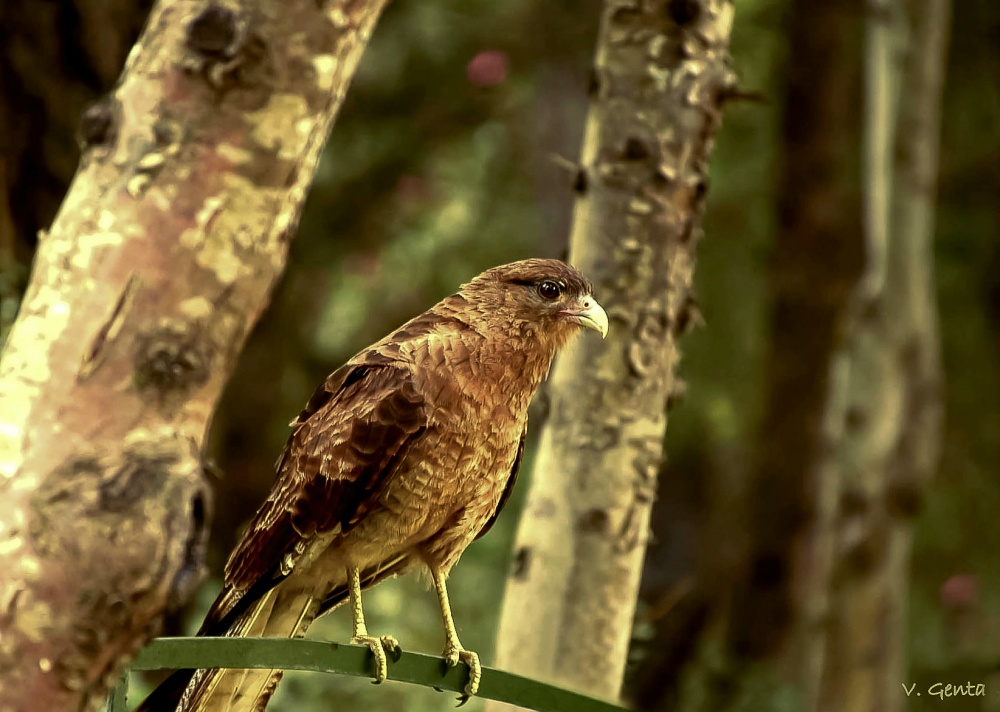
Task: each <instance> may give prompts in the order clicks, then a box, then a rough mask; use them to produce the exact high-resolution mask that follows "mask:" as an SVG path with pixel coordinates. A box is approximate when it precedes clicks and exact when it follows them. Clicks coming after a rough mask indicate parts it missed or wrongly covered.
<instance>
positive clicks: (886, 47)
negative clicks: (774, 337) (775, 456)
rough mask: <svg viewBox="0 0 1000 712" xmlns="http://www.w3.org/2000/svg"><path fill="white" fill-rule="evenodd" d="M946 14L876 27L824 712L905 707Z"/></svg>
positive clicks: (917, 3)
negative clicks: (864, 250) (861, 261)
mask: <svg viewBox="0 0 1000 712" xmlns="http://www.w3.org/2000/svg"><path fill="white" fill-rule="evenodd" d="M948 17H949V3H948V0H909V1H908V2H904V1H897V2H887V3H886V4H885V5H884V6H878V7H877V8H876V12H874V13H873V15H872V16H871V17H870V19H869V33H868V38H869V39H868V52H867V54H868V56H867V62H866V66H867V67H868V68H869V74H868V82H867V84H868V90H867V92H866V97H867V101H866V107H865V115H866V120H867V123H868V130H867V132H866V134H867V141H866V149H867V150H866V154H867V157H868V160H867V161H866V174H867V181H866V182H867V185H868V187H867V193H868V198H869V203H868V210H867V216H866V217H867V220H866V231H865V234H866V241H867V244H868V255H867V262H868V264H867V269H866V273H865V277H864V279H863V280H862V281H861V282H860V283H859V285H858V289H857V294H856V298H855V299H856V301H855V307H854V309H853V311H852V313H851V315H850V321H849V327H850V330H849V331H848V333H847V343H846V344H845V349H844V351H843V353H842V354H841V355H840V358H841V359H843V361H844V362H845V366H844V368H845V372H846V373H847V374H848V383H847V398H846V408H845V410H844V412H843V414H842V416H843V422H844V427H843V439H842V440H841V441H840V442H839V443H837V447H836V448H835V449H834V450H831V451H830V454H829V459H830V461H831V465H830V466H831V467H833V468H837V469H839V471H840V472H841V477H842V482H843V493H842V495H841V503H840V511H839V513H838V519H837V522H836V526H837V528H836V534H837V557H836V560H835V569H834V571H835V576H834V579H833V584H834V585H833V589H832V603H833V605H832V609H831V612H830V616H829V618H828V636H829V638H828V641H827V651H826V657H827V660H828V661H829V663H828V665H827V666H826V669H825V670H824V673H823V677H822V680H819V679H813V680H809V688H810V690H811V691H818V694H815V693H814V694H813V695H812V701H813V705H812V709H817V710H818V709H828V710H839V709H851V710H889V711H891V710H900V709H902V708H903V706H904V699H905V698H904V694H903V690H902V687H901V685H900V681H901V680H903V673H904V671H905V670H904V650H905V625H906V610H907V596H906V594H907V589H908V580H909V556H910V540H911V522H910V520H911V518H912V516H913V515H914V514H916V512H917V509H918V507H919V503H920V499H921V497H922V489H923V486H924V485H925V483H926V482H927V480H928V479H929V478H930V476H931V475H932V474H933V471H934V469H935V468H936V466H937V459H938V452H939V443H940V421H941V402H940V380H941V376H940V359H939V345H938V324H937V312H936V307H935V303H934V283H933V277H932V265H933V249H932V237H933V223H934V221H933V206H934V194H935V191H934V185H935V181H936V174H937V145H938V124H939V113H940V101H941V86H942V81H943V73H944V63H945V44H946V38H947V35H948V29H947V28H948ZM907 40H908V45H909V47H908V48H906V49H905V50H904V46H905V44H907Z"/></svg>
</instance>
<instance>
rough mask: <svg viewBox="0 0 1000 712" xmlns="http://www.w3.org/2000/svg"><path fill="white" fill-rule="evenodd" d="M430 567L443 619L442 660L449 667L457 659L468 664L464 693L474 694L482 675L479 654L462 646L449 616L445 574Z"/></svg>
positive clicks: (449, 609)
mask: <svg viewBox="0 0 1000 712" xmlns="http://www.w3.org/2000/svg"><path fill="white" fill-rule="evenodd" d="M430 569H431V576H432V577H433V578H434V589H435V590H436V591H437V597H438V603H439V604H440V605H441V618H442V619H443V620H444V634H445V644H444V653H443V655H444V661H445V662H446V663H447V664H448V665H450V666H451V667H454V666H456V665H458V661H459V660H461V661H462V662H463V663H465V664H466V665H468V666H469V682H468V684H466V686H465V693H466V694H467V695H474V694H476V692H478V691H479V681H480V680H481V679H482V677H483V666H482V665H480V664H479V655H477V654H476V653H474V652H473V651H471V650H466V649H465V648H463V647H462V643H461V641H460V640H459V639H458V631H457V630H455V619H454V618H452V617H451V604H450V603H449V602H448V587H447V585H446V583H445V580H446V578H447V577H446V575H445V574H444V572H442V571H441V570H440V569H438V568H437V567H434V566H432V567H430Z"/></svg>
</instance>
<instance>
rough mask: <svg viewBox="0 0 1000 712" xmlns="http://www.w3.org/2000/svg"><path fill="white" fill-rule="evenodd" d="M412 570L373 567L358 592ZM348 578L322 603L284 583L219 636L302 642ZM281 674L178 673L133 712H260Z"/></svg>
mask: <svg viewBox="0 0 1000 712" xmlns="http://www.w3.org/2000/svg"><path fill="white" fill-rule="evenodd" d="M410 564H411V562H410V560H409V558H408V557H406V556H399V557H395V558H394V559H390V560H388V561H386V562H383V563H382V564H380V565H377V566H373V567H371V568H370V569H367V570H365V571H363V572H362V573H361V577H360V578H361V587H362V588H365V589H366V588H369V587H371V586H374V585H375V584H377V583H379V582H380V581H383V580H385V579H387V578H390V577H392V576H395V575H397V574H400V573H403V572H405V571H406V569H407V568H408V567H409V566H410ZM331 573H334V572H331ZM334 575H335V576H336V574H334ZM346 578H347V577H346V574H345V572H343V571H341V572H339V577H337V578H334V579H333V580H332V581H330V582H329V584H330V588H329V589H327V591H328V592H327V593H326V595H325V596H323V598H321V599H320V598H316V597H315V596H314V595H312V592H311V591H309V590H304V589H303V588H302V586H300V585H298V582H297V581H296V580H295V578H294V577H292V578H290V579H288V580H286V581H283V582H281V583H280V584H278V585H277V586H275V587H273V588H271V589H270V590H268V591H266V592H265V593H264V594H263V595H261V596H260V597H259V598H258V599H257V600H256V601H255V602H253V603H251V604H250V605H248V606H242V605H241V606H240V608H241V609H242V610H241V611H240V614H239V616H238V617H236V618H235V620H233V622H232V623H231V624H230V625H229V626H228V628H226V629H225V631H224V633H222V634H224V635H225V636H227V637H240V638H254V637H258V638H260V637H266V638H297V637H301V636H303V635H305V632H306V629H307V628H308V627H309V625H310V624H311V623H312V622H313V620H315V618H316V617H317V616H319V615H323V614H325V613H327V612H329V611H331V610H333V609H334V608H336V607H337V606H339V605H340V604H341V603H343V602H344V601H346V600H347V599H348V587H347V580H346ZM324 588H325V587H324ZM226 595H227V591H223V593H222V594H221V595H220V599H222V598H223V597H224V596H226ZM248 595H249V594H248ZM240 603H241V604H242V603H243V602H242V601H241V602H240ZM213 634H219V632H217V631H215V630H213V629H212V628H211V627H208V628H206V627H203V628H202V630H201V631H199V632H198V635H213ZM282 672H283V671H282V670H249V669H218V668H212V669H204V670H178V671H176V672H175V673H173V674H172V675H170V677H168V678H167V679H166V680H164V681H163V682H162V683H161V684H160V685H159V686H158V687H157V688H156V689H155V690H153V691H152V692H151V693H150V694H149V696H148V697H147V698H146V699H145V700H144V701H143V703H142V704H141V705H139V707H137V708H136V710H135V712H174V711H175V710H176V712H260V711H261V710H263V709H264V708H265V707H266V706H267V703H268V701H269V700H270V699H271V695H273V694H274V691H275V689H277V687H278V683H279V682H280V681H281V675H282Z"/></svg>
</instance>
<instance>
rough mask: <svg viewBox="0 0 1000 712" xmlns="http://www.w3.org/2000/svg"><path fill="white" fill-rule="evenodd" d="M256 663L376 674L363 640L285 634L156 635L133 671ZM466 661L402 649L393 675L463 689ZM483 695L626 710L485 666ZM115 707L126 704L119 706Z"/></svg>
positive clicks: (546, 709) (539, 705)
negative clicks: (457, 662)
mask: <svg viewBox="0 0 1000 712" xmlns="http://www.w3.org/2000/svg"><path fill="white" fill-rule="evenodd" d="M190 668H258V669H283V670H310V671H313V672H326V673H333V674H337V675H353V676H357V677H372V676H374V674H375V667H374V660H373V658H372V654H371V651H370V650H369V649H368V648H367V647H365V646H361V645H345V644H343V643H326V642H322V641H316V640H289V639H285V638H157V639H156V640H154V641H153V642H152V643H150V644H149V646H148V647H146V648H144V649H143V650H142V651H140V653H139V655H138V657H137V658H136V659H135V661H134V662H133V663H132V669H133V670H162V669H167V670H182V669H190ZM467 678H468V669H467V668H466V666H465V665H459V666H457V667H454V668H449V667H448V666H447V665H446V664H445V662H444V661H443V660H442V659H441V658H439V657H435V656H433V655H424V654H421V653H407V652H404V653H403V654H402V656H401V657H400V659H399V660H398V661H397V662H393V661H392V660H390V661H389V679H390V680H396V681H399V682H409V683H411V684H414V685H422V686H424V687H431V688H437V689H439V690H448V691H451V692H458V693H461V692H462V691H463V688H464V687H465V683H466V680H467ZM478 696H479V697H483V698H487V699H491V700H498V701H500V702H507V703H510V704H514V705H519V706H521V707H524V708H527V709H532V710H537V712H622V711H623V710H624V708H622V707H618V706H616V705H613V704H611V703H609V702H604V701H602V700H598V699H595V698H593V697H587V696H586V695H581V694H579V693H576V692H571V691H570V690H564V689H561V688H559V687H555V686H553V685H548V684H545V683H543V682H538V681H536V680H530V679H528V678H526V677H521V676H520V675H514V674H511V673H509V672H504V671H502V670H495V669H493V668H483V679H482V683H481V684H480V686H479V695H478ZM115 709H123V708H121V707H117V706H116V707H115Z"/></svg>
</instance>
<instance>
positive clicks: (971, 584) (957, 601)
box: [939, 574, 979, 608]
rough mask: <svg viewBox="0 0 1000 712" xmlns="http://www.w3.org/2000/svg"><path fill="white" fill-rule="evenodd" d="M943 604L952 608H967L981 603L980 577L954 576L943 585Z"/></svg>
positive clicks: (941, 594)
mask: <svg viewBox="0 0 1000 712" xmlns="http://www.w3.org/2000/svg"><path fill="white" fill-rule="evenodd" d="M939 595H940V597H941V603H943V604H944V605H946V606H949V607H951V608H965V607H968V606H972V605H975V604H976V603H978V602H979V577H978V576H975V575H974V574H954V575H953V576H950V577H948V579H947V580H946V581H945V582H944V583H943V584H941V589H940V591H939Z"/></svg>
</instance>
